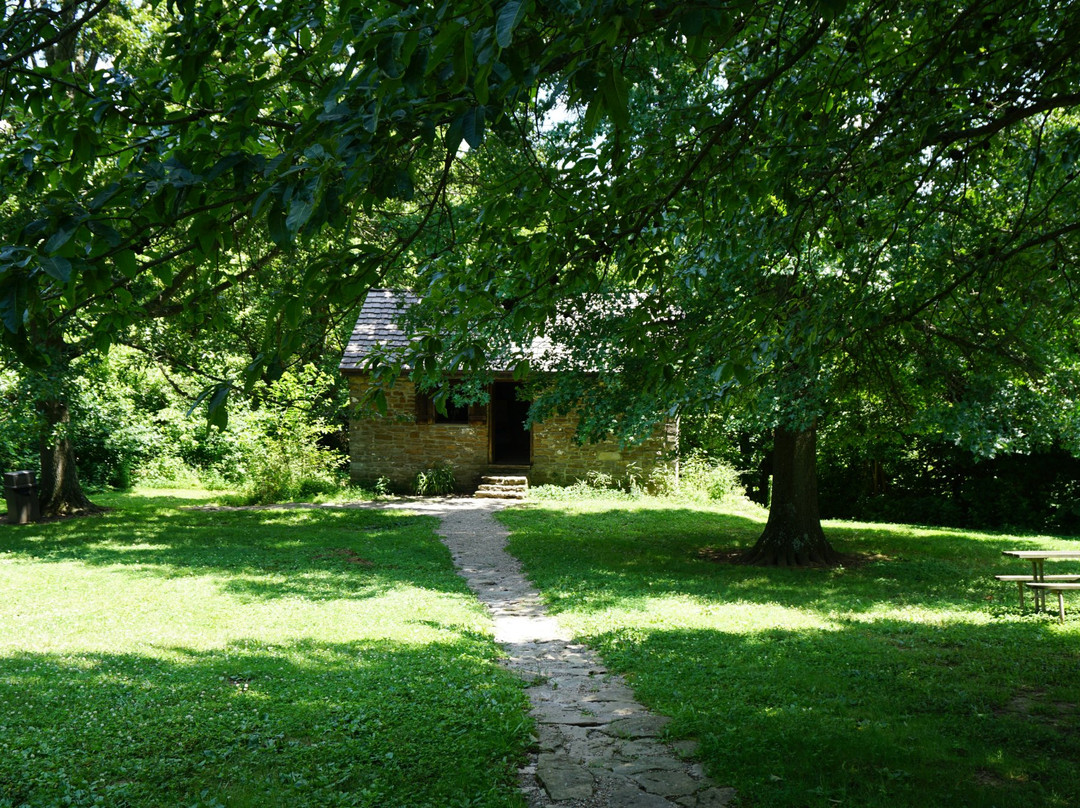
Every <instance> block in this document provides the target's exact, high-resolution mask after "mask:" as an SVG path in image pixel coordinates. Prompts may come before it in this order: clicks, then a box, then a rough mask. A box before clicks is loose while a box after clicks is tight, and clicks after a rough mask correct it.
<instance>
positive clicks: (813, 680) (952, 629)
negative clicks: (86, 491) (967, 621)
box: [585, 619, 1080, 808]
mask: <svg viewBox="0 0 1080 808" xmlns="http://www.w3.org/2000/svg"><path fill="white" fill-rule="evenodd" d="M585 639H586V640H587V641H588V642H589V643H590V644H591V645H594V647H596V648H598V649H599V650H600V651H601V653H602V654H603V655H604V658H605V660H606V661H607V662H608V664H609V665H611V666H612V667H613V668H614V669H616V670H623V671H630V672H631V674H632V682H633V684H634V688H635V691H636V692H637V694H638V695H639V697H640V698H642V699H643V701H645V702H646V703H647V704H649V705H650V706H651V707H653V708H654V709H657V710H659V711H660V712H662V713H665V714H668V715H671V716H672V717H673V718H674V722H673V724H672V725H671V731H672V734H673V735H675V736H678V737H693V738H697V739H699V740H700V743H701V750H700V753H701V757H702V759H703V761H705V762H706V765H707V767H708V770H709V773H710V774H711V775H712V776H713V777H714V778H716V779H717V780H718V781H720V782H723V783H725V784H731V785H735V786H736V787H737V788H738V789H739V791H740V793H742V794H744V795H747V796H748V798H749V799H750V801H751V803H752V804H753V805H757V806H777V808H780V807H781V806H794V805H798V806H822V808H824V807H825V806H830V805H837V804H843V805H858V806H886V805H887V806H891V807H892V808H899V807H900V806H911V808H916V807H917V806H918V807H919V808H922V806H960V805H962V806H985V808H990V807H991V806H996V807H997V808H1005V807H1006V806H1016V807H1017V808H1019V807H1020V806H1025V807H1026V806H1031V805H1039V806H1060V808H1065V807H1066V806H1075V805H1080V706H1078V702H1080V683H1078V682H1077V679H1076V671H1077V665H1078V663H1080V652H1078V649H1077V644H1076V637H1075V635H1071V636H1070V635H1068V634H1063V633H1061V632H1059V631H1056V630H1054V629H1053V628H1052V624H1050V623H1043V624H1041V625H1033V624H1030V623H1000V624H991V625H986V626H978V627H976V628H973V627H971V626H968V625H963V624H961V625H955V626H936V625H925V624H922V625H920V624H913V623H911V622H907V621H900V620H886V619H880V620H875V621H873V622H864V621H853V620H839V621H838V622H837V627H836V628H835V629H833V630H822V629H806V630H789V629H784V628H776V629H772V630H766V631H760V632H757V633H748V634H739V633H732V632H725V631H719V630H709V629H700V630H693V629H665V628H657V629H650V628H641V627H634V628H625V629H622V630H616V631H610V632H604V633H600V634H597V635H595V636H591V637H587V638H585Z"/></svg>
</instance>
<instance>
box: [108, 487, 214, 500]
mask: <svg viewBox="0 0 1080 808" xmlns="http://www.w3.org/2000/svg"><path fill="white" fill-rule="evenodd" d="M226 493H228V492H227V491H209V490H207V489H205V488H145V487H143V486H137V487H135V488H133V489H131V490H130V491H128V492H126V494H127V495H128V496H135V497H142V498H144V499H157V498H160V497H170V498H172V499H214V498H215V497H219V496H221V495H222V494H226Z"/></svg>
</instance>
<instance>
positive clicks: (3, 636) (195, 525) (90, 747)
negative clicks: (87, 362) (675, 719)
mask: <svg viewBox="0 0 1080 808" xmlns="http://www.w3.org/2000/svg"><path fill="white" fill-rule="evenodd" d="M96 499H97V500H98V501H99V502H101V503H102V504H106V505H110V506H112V507H113V508H114V510H112V511H110V512H109V513H106V514H104V515H102V516H99V517H92V518H85V519H73V520H66V521H60V522H53V523H49V524H42V525H29V526H8V525H0V808H12V807H13V806H22V805H27V806H83V805H86V806H90V805H104V806H139V807H140V808H141V807H142V806H170V808H172V807H174V806H185V808H191V807H192V806H204V807H205V808H210V807H212V806H228V807H229V808H234V807H235V808H240V807H241V806H259V807H260V808H263V807H265V806H318V807H319V808H327V807H329V806H346V805H348V806H353V805H359V806H379V808H386V807H389V806H433V807H434V808H443V807H444V806H489V807H490V808H503V806H515V805H520V804H521V802H520V798H519V797H518V795H517V793H516V788H515V772H516V767H517V765H518V764H519V763H520V762H521V757H522V755H523V749H524V747H525V745H526V744H527V743H528V735H529V730H530V729H531V724H530V722H529V720H528V718H527V712H526V709H527V707H526V700H525V697H524V692H523V689H522V687H521V685H520V684H519V683H518V682H517V680H515V679H514V678H513V677H512V676H511V675H510V674H508V673H506V672H505V671H503V670H502V669H501V668H500V667H499V666H498V664H497V661H496V658H497V654H498V650H497V647H496V646H495V645H494V643H493V642H492V640H491V637H490V623H489V620H488V618H487V617H486V616H485V614H484V612H483V611H482V609H481V608H480V607H479V606H478V605H477V603H476V602H475V600H474V599H473V598H472V597H471V596H470V595H469V593H468V591H467V589H466V587H465V585H464V583H463V582H462V580H461V579H460V578H459V577H457V576H456V575H455V574H454V572H453V568H452V565H451V562H450V556H449V553H448V552H447V550H446V549H445V548H444V547H443V546H442V545H441V544H440V543H439V542H438V540H437V538H436V536H435V535H434V532H433V528H434V526H435V524H436V520H435V519H434V518H431V517H419V516H407V515H402V514H395V513H388V512H377V511H363V510H313V509H303V510H276V511H243V512H235V511H193V510H185V509H182V507H181V506H185V505H197V504H199V503H198V501H197V500H185V499H182V498H181V497H180V496H178V495H167V494H160V493H157V492H155V493H153V494H150V493H147V494H145V495H142V496H140V495H138V494H134V495H118V496H111V497H98V498H96Z"/></svg>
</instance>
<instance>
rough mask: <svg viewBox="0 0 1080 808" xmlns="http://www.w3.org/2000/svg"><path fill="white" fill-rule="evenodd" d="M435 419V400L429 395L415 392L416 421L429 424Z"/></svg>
mask: <svg viewBox="0 0 1080 808" xmlns="http://www.w3.org/2000/svg"><path fill="white" fill-rule="evenodd" d="M434 421H435V402H434V401H432V400H431V396H426V395H424V394H423V393H417V394H416V423H418V424H430V423H434Z"/></svg>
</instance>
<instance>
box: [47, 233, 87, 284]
mask: <svg viewBox="0 0 1080 808" xmlns="http://www.w3.org/2000/svg"><path fill="white" fill-rule="evenodd" d="M78 229H79V226H78V224H68V225H61V226H60V227H59V228H58V229H57V231H56V232H55V233H53V234H52V235H51V236H49V240H48V241H46V242H45V252H48V253H54V252H56V251H57V250H59V249H60V248H62V247H63V246H64V245H65V244H67V243H68V242H69V241H71V237H72V236H73V235H75V231H76V230H78ZM50 274H51V273H50Z"/></svg>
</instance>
